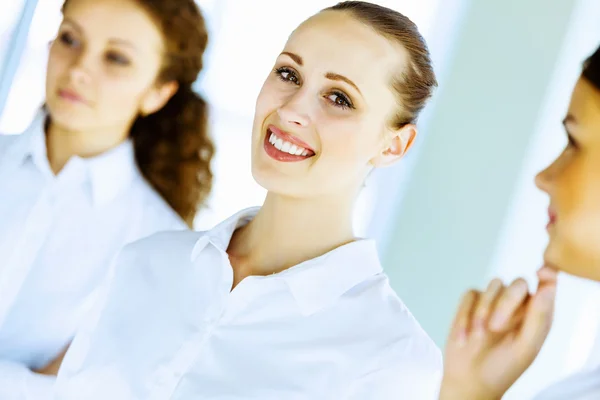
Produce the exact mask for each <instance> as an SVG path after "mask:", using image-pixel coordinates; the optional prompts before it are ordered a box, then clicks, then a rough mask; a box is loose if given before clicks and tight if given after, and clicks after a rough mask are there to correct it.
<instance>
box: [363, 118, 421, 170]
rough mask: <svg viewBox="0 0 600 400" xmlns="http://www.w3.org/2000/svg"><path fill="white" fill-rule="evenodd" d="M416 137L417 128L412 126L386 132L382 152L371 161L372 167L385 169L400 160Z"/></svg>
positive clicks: (408, 125)
mask: <svg viewBox="0 0 600 400" xmlns="http://www.w3.org/2000/svg"><path fill="white" fill-rule="evenodd" d="M416 137H417V127H416V126H415V125H414V124H407V125H404V126H403V127H402V128H400V129H398V130H394V131H389V132H388V139H387V141H386V145H385V148H384V150H383V151H382V152H381V154H379V155H378V156H377V157H375V158H373V159H372V160H371V164H372V165H373V166H374V167H387V166H390V165H392V164H394V163H395V162H396V161H398V160H400V159H401V158H402V157H403V156H404V155H405V154H406V152H407V151H408V149H410V148H411V147H412V145H413V143H414V141H415V138H416Z"/></svg>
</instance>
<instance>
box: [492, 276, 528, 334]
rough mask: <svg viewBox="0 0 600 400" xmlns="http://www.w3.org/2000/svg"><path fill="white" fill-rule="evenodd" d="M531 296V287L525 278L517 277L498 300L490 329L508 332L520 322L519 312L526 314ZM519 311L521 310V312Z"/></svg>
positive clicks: (521, 314)
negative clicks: (525, 307) (526, 307)
mask: <svg viewBox="0 0 600 400" xmlns="http://www.w3.org/2000/svg"><path fill="white" fill-rule="evenodd" d="M528 297H529V288H528V287H527V282H526V281H525V280H524V279H521V278H519V279H515V280H514V281H513V282H512V283H511V284H510V286H509V287H508V288H507V289H506V290H504V292H503V293H502V297H500V298H499V299H498V300H497V302H496V307H495V308H494V310H493V312H492V315H491V316H490V320H489V324H488V329H490V330H491V331H493V332H497V333H500V332H507V331H509V330H510V329H514V327H515V326H517V325H518V324H519V322H520V321H519V320H518V318H516V317H517V314H519V315H520V316H521V318H522V317H523V315H524V306H525V303H526V301H527V299H528ZM519 311H521V312H520V313H519Z"/></svg>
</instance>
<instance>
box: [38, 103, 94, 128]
mask: <svg viewBox="0 0 600 400" xmlns="http://www.w3.org/2000/svg"><path fill="white" fill-rule="evenodd" d="M46 111H47V112H48V115H49V116H50V119H51V120H52V123H54V124H57V125H60V126H61V127H62V128H64V129H67V130H69V131H81V130H86V128H87V127H88V126H89V118H88V117H87V116H85V115H82V113H81V112H74V110H69V109H66V108H64V107H60V106H59V107H53V106H52V105H49V104H47V105H46Z"/></svg>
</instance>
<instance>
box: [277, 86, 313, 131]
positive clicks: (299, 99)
mask: <svg viewBox="0 0 600 400" xmlns="http://www.w3.org/2000/svg"><path fill="white" fill-rule="evenodd" d="M309 108H310V105H309V104H308V96H307V94H306V93H304V91H303V90H299V91H297V92H295V93H294V94H293V95H291V96H289V97H288V98H287V99H286V101H285V102H284V104H282V105H281V107H279V108H278V109H277V114H278V115H279V118H280V119H281V121H282V122H283V123H287V124H290V125H294V126H297V127H305V126H308V125H309V123H310V112H309Z"/></svg>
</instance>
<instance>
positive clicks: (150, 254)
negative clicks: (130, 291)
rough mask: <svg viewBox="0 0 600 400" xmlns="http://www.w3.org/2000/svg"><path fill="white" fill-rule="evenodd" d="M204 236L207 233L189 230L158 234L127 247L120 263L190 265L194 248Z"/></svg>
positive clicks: (122, 253)
mask: <svg viewBox="0 0 600 400" xmlns="http://www.w3.org/2000/svg"><path fill="white" fill-rule="evenodd" d="M204 235H205V232H195V231H189V230H173V231H161V232H157V233H154V234H152V235H150V236H148V237H145V238H143V239H139V240H136V241H134V242H132V243H130V244H128V245H127V246H125V247H124V248H123V250H122V251H121V255H120V257H119V259H120V260H119V261H120V263H123V261H124V260H127V261H135V262H136V263H140V262H143V261H145V262H146V263H150V264H151V265H161V264H169V265H173V264H176V263H178V262H179V263H190V262H191V254H192V251H193V249H194V246H195V245H196V242H198V240H199V239H200V238H201V237H203V236H204ZM150 261H151V262H150Z"/></svg>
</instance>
